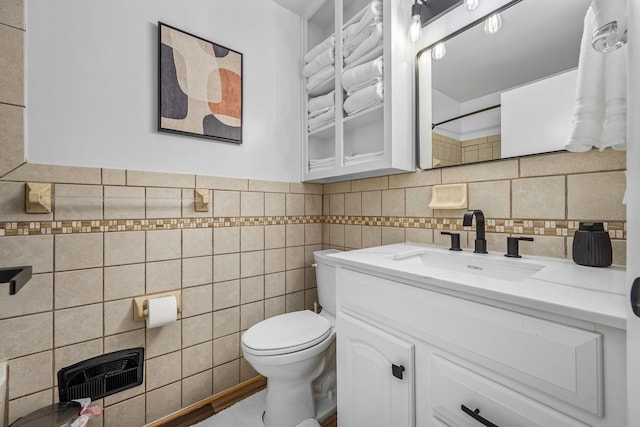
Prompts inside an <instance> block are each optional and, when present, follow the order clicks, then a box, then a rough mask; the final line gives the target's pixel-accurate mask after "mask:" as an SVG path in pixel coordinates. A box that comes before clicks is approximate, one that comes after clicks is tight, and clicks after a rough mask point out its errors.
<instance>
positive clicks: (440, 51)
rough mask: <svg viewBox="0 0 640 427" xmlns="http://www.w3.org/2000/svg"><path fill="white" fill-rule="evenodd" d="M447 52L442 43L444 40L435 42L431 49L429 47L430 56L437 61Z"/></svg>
mask: <svg viewBox="0 0 640 427" xmlns="http://www.w3.org/2000/svg"><path fill="white" fill-rule="evenodd" d="M446 54H447V48H446V47H445V45H444V42H440V43H437V44H436V45H435V46H434V47H433V49H431V58H433V59H434V60H435V61H439V60H441V59H442V58H444V56H445V55H446Z"/></svg>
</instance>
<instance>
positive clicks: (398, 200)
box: [323, 150, 626, 264]
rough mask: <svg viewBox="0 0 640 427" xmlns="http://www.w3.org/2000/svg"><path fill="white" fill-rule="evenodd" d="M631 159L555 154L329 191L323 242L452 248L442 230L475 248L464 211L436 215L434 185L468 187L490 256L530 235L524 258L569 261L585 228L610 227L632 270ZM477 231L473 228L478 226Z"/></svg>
mask: <svg viewBox="0 0 640 427" xmlns="http://www.w3.org/2000/svg"><path fill="white" fill-rule="evenodd" d="M625 157H626V154H625V152H616V151H613V150H607V151H605V152H602V153H600V152H598V151H596V150H594V151H591V152H588V153H579V154H573V153H552V154H545V155H539V156H531V157H524V158H521V159H511V160H503V161H496V162H491V163H478V164H474V165H464V166H455V167H450V168H444V169H434V170H429V171H420V172H417V173H411V174H402V175H391V176H388V177H381V178H372V179H364V180H354V181H348V182H341V183H335V184H326V185H325V186H324V196H323V197H324V206H323V211H324V213H325V215H328V216H327V217H326V218H325V222H326V223H327V224H324V228H323V230H324V232H323V243H324V244H325V246H330V247H337V248H340V249H356V248H363V247H369V246H376V245H380V244H383V245H384V244H389V243H395V242H403V241H413V242H421V243H434V244H436V245H440V246H448V245H449V237H447V236H441V235H440V230H457V231H458V232H460V233H461V240H462V245H463V246H464V247H473V240H474V239H475V231H474V229H470V228H468V227H463V226H462V215H463V213H464V210H457V211H440V210H436V211H431V210H430V209H429V208H428V207H427V204H428V203H429V201H430V199H431V191H432V187H433V185H438V184H449V183H459V182H464V183H468V197H469V207H470V208H474V209H482V210H483V212H484V213H485V217H486V218H487V232H488V234H487V242H488V248H489V250H491V251H498V252H504V251H505V250H506V238H507V236H511V235H525V234H526V235H532V236H533V237H534V238H535V241H534V242H533V243H528V242H526V243H523V244H522V245H521V252H522V253H523V254H532V255H533V254H535V255H547V256H553V257H560V258H564V257H567V258H570V257H571V244H572V236H573V233H574V232H575V230H576V229H577V227H578V225H579V221H585V220H590V221H603V222H605V225H606V226H607V227H608V230H609V234H610V236H611V238H612V245H613V250H614V263H616V264H625V263H626V251H625V248H626V241H625V238H626V209H625V207H624V205H622V197H623V194H624V189H625V185H626V184H625V175H624V170H625V169H626V163H625ZM474 228H475V227H474Z"/></svg>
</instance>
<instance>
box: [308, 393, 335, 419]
mask: <svg viewBox="0 0 640 427" xmlns="http://www.w3.org/2000/svg"><path fill="white" fill-rule="evenodd" d="M313 400H314V402H315V404H316V416H315V419H316V420H318V421H320V422H321V421H324V419H325V418H327V417H329V416H330V415H333V414H334V413H335V412H336V408H337V403H338V399H337V396H336V391H335V390H332V392H331V393H330V394H316V395H315V396H313Z"/></svg>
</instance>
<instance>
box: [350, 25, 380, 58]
mask: <svg viewBox="0 0 640 427" xmlns="http://www.w3.org/2000/svg"><path fill="white" fill-rule="evenodd" d="M376 24H377V23H376V22H372V23H370V24H369V25H367V26H366V27H365V28H364V30H362V31H360V32H359V33H358V34H356V35H355V36H353V37H351V38H350V39H349V40H345V42H344V43H343V44H342V56H349V55H351V53H352V52H353V51H354V50H356V48H357V47H358V46H360V43H362V42H363V41H365V40H366V39H367V37H369V36H370V35H371V33H372V32H373V30H374V29H375V27H376Z"/></svg>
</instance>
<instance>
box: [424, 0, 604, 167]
mask: <svg viewBox="0 0 640 427" xmlns="http://www.w3.org/2000/svg"><path fill="white" fill-rule="evenodd" d="M590 2H591V1H590V0H562V1H558V0H517V1H514V2H511V3H509V4H507V5H506V6H505V7H503V8H501V9H499V10H497V11H496V12H499V13H500V14H501V17H502V23H503V25H502V28H501V29H500V31H498V32H497V33H495V34H490V33H487V32H486V31H485V28H484V27H485V25H484V23H485V21H486V17H485V18H483V19H481V20H479V21H477V22H474V23H472V24H470V25H469V26H467V27H465V28H463V29H461V30H460V31H457V32H455V33H453V34H451V35H450V36H449V37H447V38H445V39H443V40H440V41H439V42H438V43H444V47H445V55H444V57H442V58H441V59H434V58H433V57H434V56H435V57H437V56H438V55H436V54H435V53H433V55H432V52H433V51H434V50H436V46H438V43H436V44H434V45H432V46H428V47H427V48H425V49H423V50H421V51H420V52H418V54H417V56H416V61H417V63H416V69H417V76H416V78H417V80H416V81H417V84H416V126H417V128H418V129H417V140H418V154H419V155H418V156H417V157H418V167H419V168H420V169H430V168H435V167H444V166H452V165H458V164H466V163H474V162H479V161H487V160H495V159H503V158H509V157H517V156H523V155H529V154H538V153H545V152H551V151H558V150H562V149H564V143H565V141H566V139H567V137H568V135H569V132H570V129H571V115H572V112H573V106H574V103H575V88H576V78H577V67H578V58H579V53H580V41H581V37H582V27H583V21H584V16H585V14H586V11H587V9H588V7H589V4H590ZM459 7H463V6H459ZM425 30H426V31H428V30H429V27H428V26H427V27H426V28H425ZM437 49H440V46H438V47H437ZM440 53H441V52H440Z"/></svg>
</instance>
